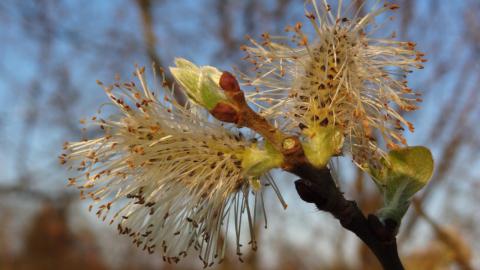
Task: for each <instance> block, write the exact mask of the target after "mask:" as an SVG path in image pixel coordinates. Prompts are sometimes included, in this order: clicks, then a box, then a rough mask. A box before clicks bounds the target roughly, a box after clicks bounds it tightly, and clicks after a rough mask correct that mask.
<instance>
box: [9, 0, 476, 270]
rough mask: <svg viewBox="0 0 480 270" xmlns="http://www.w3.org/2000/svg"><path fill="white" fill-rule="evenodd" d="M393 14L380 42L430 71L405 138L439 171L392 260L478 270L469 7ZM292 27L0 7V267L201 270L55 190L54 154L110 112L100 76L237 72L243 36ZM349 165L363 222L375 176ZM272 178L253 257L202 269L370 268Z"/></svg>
mask: <svg viewBox="0 0 480 270" xmlns="http://www.w3.org/2000/svg"><path fill="white" fill-rule="evenodd" d="M330 2H332V4H334V3H333V2H334V1H330ZM395 2H396V3H398V4H400V6H401V9H400V10H399V11H398V12H396V13H395V14H394V15H395V20H394V21H393V22H391V26H389V27H388V29H390V28H395V29H397V36H398V37H399V38H400V39H404V40H414V41H416V42H417V44H418V49H420V50H421V51H423V52H426V53H427V58H428V59H429V62H428V63H426V65H425V69H424V70H422V71H418V72H415V73H413V74H412V76H411V77H410V85H411V87H412V88H414V89H417V90H419V91H420V92H422V93H423V94H424V100H425V101H424V103H423V104H422V107H423V110H420V111H418V112H415V113H413V114H408V115H406V117H407V118H408V119H409V120H411V121H412V122H413V123H414V124H415V126H416V131H415V133H413V134H408V139H409V142H410V144H412V145H418V144H423V145H427V146H429V147H430V148H431V149H432V151H433V153H434V157H435V161H436V171H435V174H434V177H433V179H432V180H431V183H430V185H429V186H427V187H426V188H425V189H424V190H423V192H421V193H420V194H418V196H416V197H415V200H414V205H415V207H411V208H410V210H409V212H408V214H407V215H406V217H405V219H404V221H403V224H402V228H401V231H400V234H399V246H400V253H401V256H402V259H403V261H404V262H405V264H406V265H407V268H408V269H480V226H477V224H479V223H480V211H479V210H478V206H477V205H478V203H479V202H480V151H478V150H480V125H479V124H478V123H479V119H480V106H478V104H479V101H480V96H479V95H480V90H479V87H478V85H480V1H478V0H463V1H449V0H425V1H414V0H398V1H395ZM354 4H355V5H358V6H361V1H357V2H356V3H354ZM368 7H369V3H367V5H365V6H364V7H363V9H364V12H366V11H368ZM297 21H303V22H304V21H305V20H304V5H303V1H302V0H262V1H259V0H242V1H239V0H175V1H170V0H158V1H154V0H114V1H75V0H36V1H35V0H24V1H23V0H22V1H18V0H2V1H0V269H2V270H3V269H96V270H99V269H125V270H126V269H199V268H201V266H202V264H201V263H200V261H199V260H198V259H197V258H196V256H191V258H189V259H187V260H184V261H182V262H181V263H179V264H178V265H168V264H163V262H162V259H161V256H160V255H159V254H154V255H147V254H146V253H145V252H142V251H140V250H137V249H136V248H134V247H133V246H132V245H131V243H130V240H129V239H127V238H126V237H123V236H119V235H117V233H116V229H115V228H114V227H111V226H108V225H107V224H106V223H102V222H101V221H100V220H97V219H96V218H95V217H94V215H93V214H89V213H88V211H87V207H86V205H85V204H84V203H82V202H81V201H80V200H79V196H78V194H77V192H76V190H74V189H67V188H66V187H65V186H66V182H67V181H66V179H67V177H68V172H67V171H66V170H65V168H62V167H60V165H59V164H58V161H57V156H58V155H59V154H60V153H61V151H62V150H61V146H62V143H63V142H64V141H67V140H68V141H75V140H78V139H79V138H80V136H81V129H82V126H81V125H80V123H79V120H80V119H81V118H84V117H89V116H92V115H93V114H94V112H95V110H96V109H97V108H98V106H99V105H100V104H101V103H102V102H105V101H107V99H106V97H105V96H104V92H103V91H102V90H101V89H100V88H99V87H98V86H97V85H96V83H95V81H96V80H97V79H98V80H101V81H104V82H106V83H109V82H112V81H113V80H114V77H115V74H119V75H120V76H121V77H122V78H130V77H131V76H130V75H131V73H132V71H133V70H134V64H139V65H144V66H150V64H151V63H152V62H155V63H157V65H158V66H164V67H166V66H169V65H172V63H173V58H174V57H175V56H182V57H185V58H187V59H190V60H193V61H194V62H196V63H198V64H202V65H205V64H211V65H215V66H218V67H220V68H223V69H228V70H231V67H232V66H236V67H239V68H240V69H243V70H247V69H248V66H246V65H245V64H244V63H243V62H242V60H241V58H242V56H243V54H242V52H241V51H240V50H239V47H240V45H242V44H244V43H246V41H245V39H244V35H245V34H249V35H251V36H252V37H255V38H258V37H259V36H260V34H261V33H263V32H265V31H268V32H270V33H272V34H274V33H275V34H278V33H282V32H283V29H284V27H285V26H286V25H287V24H294V23H295V22H297ZM385 35H388V33H385ZM167 79H168V80H170V78H167ZM344 163H345V164H346V166H343V167H342V168H345V167H347V168H346V169H344V170H342V171H341V175H340V180H341V181H340V183H341V188H342V190H344V191H345V192H346V195H347V197H349V198H353V199H356V200H357V201H358V203H359V204H360V206H361V207H362V209H363V210H364V211H365V213H371V212H374V211H375V210H376V209H378V207H379V206H380V205H381V198H380V197H379V196H378V193H377V191H376V189H375V188H374V187H373V185H372V183H371V181H370V179H368V178H367V177H365V176H364V175H363V174H362V173H361V172H360V171H358V170H357V169H355V168H354V167H353V166H351V164H350V163H349V162H344ZM276 178H277V179H278V180H277V183H278V184H279V185H280V189H281V190H282V193H283V194H284V196H285V199H286V201H287V203H288V204H289V206H288V208H287V210H283V208H282V207H281V206H280V204H279V203H278V201H277V200H276V198H275V196H274V194H272V192H270V193H269V194H267V198H266V201H267V207H268V209H267V210H268V218H269V219H268V229H267V230H264V229H263V226H260V227H259V228H258V234H260V239H261V240H260V241H259V249H258V251H257V252H251V251H249V250H248V248H244V250H243V251H244V253H246V256H245V258H244V259H245V263H243V264H242V263H240V262H239V261H238V259H237V257H236V256H235V255H230V256H227V258H226V260H225V261H224V263H223V264H221V265H219V266H214V267H213V268H216V269H332V270H333V269H336V270H340V269H378V267H379V266H378V264H377V262H376V260H375V258H374V257H373V256H372V254H371V253H370V252H369V251H368V250H367V249H366V247H365V246H364V245H363V244H362V243H360V242H359V241H358V240H357V239H356V238H355V237H354V236H353V235H352V234H351V233H350V232H347V231H345V230H343V229H342V228H341V227H340V226H339V224H338V222H337V221H336V220H334V219H333V218H332V217H331V216H329V215H328V214H324V213H321V212H319V211H317V210H315V209H314V207H313V206H312V205H308V204H305V203H303V202H302V201H301V200H300V199H299V198H298V195H297V194H296V193H295V191H294V185H293V180H295V179H294V178H292V177H291V176H289V175H285V174H280V173H279V174H277V175H276ZM192 254H193V252H192ZM194 255H195V254H194Z"/></svg>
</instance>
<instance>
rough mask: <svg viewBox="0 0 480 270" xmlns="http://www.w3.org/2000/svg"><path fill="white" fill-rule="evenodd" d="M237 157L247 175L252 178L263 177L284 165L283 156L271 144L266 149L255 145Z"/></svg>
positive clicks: (267, 144)
mask: <svg viewBox="0 0 480 270" xmlns="http://www.w3.org/2000/svg"><path fill="white" fill-rule="evenodd" d="M237 156H238V157H239V158H240V159H241V160H242V168H243V169H244V171H245V173H246V174H248V175H251V176H261V175H263V174H264V173H266V172H268V171H269V170H271V169H273V168H278V167H280V165H282V163H283V155H282V154H281V153H280V152H278V151H277V150H275V149H274V148H273V147H272V146H271V145H270V144H269V143H266V144H265V147H264V149H260V148H258V147H257V145H253V146H252V147H249V148H246V149H245V151H243V152H242V153H241V154H237Z"/></svg>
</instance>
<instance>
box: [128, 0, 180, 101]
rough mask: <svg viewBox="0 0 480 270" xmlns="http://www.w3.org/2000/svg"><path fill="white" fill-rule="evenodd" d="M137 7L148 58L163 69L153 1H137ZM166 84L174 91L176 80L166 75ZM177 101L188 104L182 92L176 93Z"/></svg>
mask: <svg viewBox="0 0 480 270" xmlns="http://www.w3.org/2000/svg"><path fill="white" fill-rule="evenodd" d="M136 3H137V6H138V8H139V11H140V17H141V20H142V26H143V40H144V42H145V49H146V53H147V56H148V58H150V60H151V61H152V62H153V64H154V65H155V67H156V68H162V67H163V66H164V65H163V62H162V60H161V58H160V56H159V54H158V52H157V50H156V44H157V39H156V37H155V31H154V23H153V14H152V3H153V2H152V1H151V0H136ZM163 75H164V76H165V78H164V84H165V85H166V86H167V87H169V88H170V89H172V86H173V82H174V79H173V78H172V76H171V75H169V74H167V73H164V74H163ZM173 94H174V96H175V99H176V100H177V102H178V103H179V104H185V103H186V97H185V95H184V94H183V93H182V92H181V91H174V93H173Z"/></svg>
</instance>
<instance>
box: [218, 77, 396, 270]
mask: <svg viewBox="0 0 480 270" xmlns="http://www.w3.org/2000/svg"><path fill="white" fill-rule="evenodd" d="M220 86H221V87H222V89H223V90H225V93H226V95H227V97H228V98H229V101H230V102H231V105H230V104H222V109H225V106H231V107H229V108H230V109H229V110H223V111H228V116H229V117H230V119H231V120H232V121H231V122H233V123H235V124H237V125H238V126H242V127H248V128H250V129H252V130H254V131H255V132H257V133H259V134H261V135H262V136H263V137H264V138H265V139H266V140H268V141H269V143H271V144H272V145H273V146H274V147H275V148H276V149H277V150H278V151H280V152H281V153H282V154H283V155H284V163H283V165H282V168H283V169H284V170H286V171H288V172H291V173H293V174H295V175H297V176H298V177H300V178H301V179H300V180H297V181H296V182H295V187H296V189H297V192H298V194H299V195H300V198H302V200H304V201H305V202H308V203H314V204H315V205H316V206H317V208H318V209H320V210H322V211H326V212H329V213H331V214H332V215H333V216H334V217H335V218H336V219H338V220H339V221H340V224H341V225H342V226H343V227H344V228H345V229H347V230H349V231H351V232H353V233H355V234H356V235H357V236H358V237H359V238H360V239H361V240H362V241H363V242H364V243H365V244H366V245H367V246H368V247H369V248H370V250H371V251H372V252H373V253H374V254H375V256H376V257H377V258H378V260H379V261H380V263H381V264H382V266H383V268H384V269H389V270H400V269H404V268H403V266H402V263H401V261H400V258H399V256H398V251H397V243H396V238H395V235H396V232H397V230H398V224H396V223H395V222H394V221H391V220H386V221H385V223H382V222H381V221H380V220H379V219H378V217H376V216H375V215H369V216H368V218H367V217H365V216H364V215H363V213H362V211H361V210H360V209H359V208H358V206H357V204H356V203H355V202H354V201H350V200H347V199H345V197H344V196H343V193H342V192H341V191H340V190H339V188H338V187H337V185H336V184H335V181H334V180H333V178H332V176H331V173H330V170H329V169H327V168H316V167H314V166H313V165H312V164H310V162H309V161H308V159H307V158H306V156H305V154H304V152H303V148H302V146H301V144H300V140H299V139H298V137H294V136H288V135H286V134H283V133H282V132H281V131H279V130H278V129H276V128H275V127H273V126H272V125H270V123H268V121H267V120H266V119H265V118H263V117H262V116H260V115H258V114H257V113H256V112H255V111H253V110H252V109H251V108H250V107H249V106H248V104H247V102H246V101H245V96H244V93H243V91H242V90H241V89H240V86H239V84H238V82H237V80H236V78H235V77H234V76H233V75H231V74H230V73H228V72H224V73H223V74H222V77H221V78H220ZM223 111H222V112H223ZM232 112H234V113H236V115H235V117H231V115H232ZM219 113H220V112H219V111H218V110H214V111H213V113H212V114H213V115H214V116H215V117H217V118H219V119H220V120H222V121H225V119H228V117H224V115H221V114H219Z"/></svg>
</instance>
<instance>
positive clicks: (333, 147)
mask: <svg viewBox="0 0 480 270" xmlns="http://www.w3.org/2000/svg"><path fill="white" fill-rule="evenodd" d="M303 133H304V134H305V135H306V139H305V140H304V142H303V143H302V145H303V150H304V152H305V155H306V156H307V158H308V160H309V161H310V163H312V164H313V165H314V166H315V167H317V168H323V167H325V166H326V165H327V163H328V161H329V160H330V158H331V157H332V156H333V155H336V154H338V153H340V151H341V148H342V145H343V135H342V133H341V132H340V131H339V130H338V129H337V128H336V127H335V126H333V125H329V126H326V127H323V126H320V127H316V128H307V129H305V130H303Z"/></svg>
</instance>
